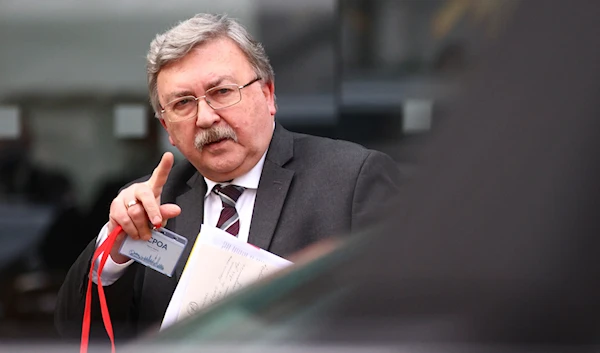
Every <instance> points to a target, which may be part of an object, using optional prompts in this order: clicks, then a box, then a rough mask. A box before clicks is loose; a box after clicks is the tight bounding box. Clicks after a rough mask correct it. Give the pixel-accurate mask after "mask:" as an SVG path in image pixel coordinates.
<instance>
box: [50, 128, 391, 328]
mask: <svg viewBox="0 0 600 353" xmlns="http://www.w3.org/2000/svg"><path fill="white" fill-rule="evenodd" d="M399 181H400V174H399V171H398V168H397V166H396V164H395V163H394V161H393V160H392V159H391V158H389V157H388V156H387V155H385V154H383V153H380V152H376V151H372V150H368V149H365V148H363V147H361V146H359V145H356V144H353V143H349V142H344V141H336V140H331V139H326V138H320V137H315V136H309V135H303V134H297V133H292V132H289V131H287V130H285V129H284V128H283V127H281V126H280V124H279V123H278V124H276V128H275V132H274V135H273V139H272V141H271V144H270V147H269V152H268V153H267V157H266V159H265V164H264V167H263V171H262V175H261V179H260V183H259V186H258V191H257V194H256V201H255V204H254V212H253V215H252V224H251V226H250V234H249V239H248V241H249V242H250V243H252V244H254V245H257V246H259V247H261V248H263V249H267V250H269V251H270V252H272V253H275V254H277V255H280V256H284V257H285V256H287V255H290V254H291V253H293V252H295V251H297V250H300V249H302V248H304V247H306V246H307V245H309V244H311V243H313V242H315V241H318V240H321V239H324V238H326V237H330V236H335V235H343V234H347V233H349V232H351V231H355V230H357V229H359V228H361V227H363V226H365V225H367V224H369V223H371V222H375V221H376V219H377V214H378V213H379V210H380V207H379V206H380V205H382V204H383V202H384V201H385V200H389V199H390V198H391V196H392V195H393V194H394V193H395V192H396V191H397V189H398V186H399ZM205 193H206V183H205V182H204V178H203V177H202V175H200V174H199V173H198V171H197V170H196V169H195V168H194V167H193V166H192V165H191V164H190V163H189V162H187V161H185V162H182V163H178V164H177V165H175V166H174V167H173V169H172V170H171V173H170V175H169V179H168V181H167V183H166V184H165V187H164V188H163V194H162V198H161V200H162V202H164V203H176V204H177V205H179V206H180V207H181V209H182V212H181V214H180V215H179V216H178V217H176V218H175V219H172V220H170V221H169V223H168V225H167V228H169V229H171V230H173V231H174V232H176V233H178V234H181V235H183V236H185V237H186V238H188V241H189V244H188V246H187V247H186V249H185V251H184V254H183V256H182V259H187V258H188V256H189V254H190V251H191V248H192V246H191V245H192V244H193V243H194V241H195V239H196V236H197V234H198V232H199V229H200V225H201V223H202V218H203V213H204V212H203V207H204V195H205ZM94 249H95V241H92V242H91V243H90V244H89V246H88V247H87V248H86V250H85V251H84V252H83V253H82V254H81V255H80V256H79V258H78V259H77V261H76V262H75V264H74V265H73V266H72V267H71V269H70V271H69V273H68V274H67V277H66V280H65V282H64V284H63V286H62V288H61V290H60V293H59V298H58V302H57V307H56V311H55V323H56V326H57V328H58V330H59V332H60V333H61V334H62V335H63V336H67V337H79V335H80V332H81V320H82V317H83V308H84V303H85V298H84V297H85V291H86V289H87V280H88V273H89V264H90V261H91V257H92V254H93V252H94ZM185 262H186V261H185V260H182V261H180V262H179V264H178V266H177V267H176V270H175V273H174V275H173V277H172V278H169V277H167V276H164V275H162V274H160V273H158V272H156V271H154V270H151V269H147V268H146V267H144V266H142V265H140V264H138V263H134V264H132V265H131V266H130V267H129V268H128V269H127V270H126V272H125V274H124V275H123V276H122V277H121V278H120V279H119V280H118V281H116V282H115V283H114V284H112V285H110V286H107V287H105V292H106V295H107V301H108V306H109V309H110V312H111V317H112V319H113V325H114V329H115V337H117V339H118V338H126V337H131V336H133V335H135V334H137V333H138V332H140V331H143V330H145V329H147V328H148V327H149V326H151V325H154V324H156V325H158V324H159V323H160V321H161V320H162V318H163V316H164V313H165V311H166V309H167V306H168V304H169V301H170V299H171V296H172V294H173V292H174V290H175V287H176V286H177V282H178V280H179V278H180V276H181V273H182V271H183V267H184V265H185ZM93 292H94V306H93V309H92V312H93V314H94V317H95V319H96V320H94V322H93V323H92V332H93V333H94V332H95V334H96V335H98V337H102V336H105V334H104V332H103V331H104V328H103V326H102V321H101V319H100V310H99V306H98V304H97V300H96V299H97V298H96V288H95V285H94V288H93Z"/></svg>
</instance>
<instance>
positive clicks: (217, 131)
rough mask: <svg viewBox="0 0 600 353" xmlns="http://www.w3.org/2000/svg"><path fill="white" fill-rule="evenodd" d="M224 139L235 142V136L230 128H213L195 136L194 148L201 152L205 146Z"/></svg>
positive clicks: (227, 126)
mask: <svg viewBox="0 0 600 353" xmlns="http://www.w3.org/2000/svg"><path fill="white" fill-rule="evenodd" d="M224 139H230V140H233V141H235V142H237V135H236V134H235V131H233V129H232V128H231V126H229V125H225V126H221V125H219V126H213V127H211V128H210V129H207V130H202V131H200V132H199V133H198V134H197V135H196V138H195V139H194V146H195V147H196V148H197V149H198V151H202V148H203V147H204V146H205V145H207V144H209V143H213V142H217V141H220V140H224Z"/></svg>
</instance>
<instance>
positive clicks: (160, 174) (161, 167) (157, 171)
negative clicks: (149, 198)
mask: <svg viewBox="0 0 600 353" xmlns="http://www.w3.org/2000/svg"><path fill="white" fill-rule="evenodd" d="M173 162H174V157H173V154H172V153H171V152H165V153H164V154H163V156H162V158H161V159H160V162H159V163H158V165H157V166H156V168H154V171H153V172H152V175H151V176H150V179H148V186H150V188H151V189H152V192H153V193H154V197H158V196H160V193H161V192H162V188H163V186H164V185H165V183H166V182H167V178H168V177H169V173H170V172H171V168H172V167H173Z"/></svg>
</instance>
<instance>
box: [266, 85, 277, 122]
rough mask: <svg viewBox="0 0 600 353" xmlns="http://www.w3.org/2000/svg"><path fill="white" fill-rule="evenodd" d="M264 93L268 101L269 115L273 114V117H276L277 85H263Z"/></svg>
mask: <svg viewBox="0 0 600 353" xmlns="http://www.w3.org/2000/svg"><path fill="white" fill-rule="evenodd" d="M262 91H263V94H264V95H265V99H266V100H267V104H268V105H269V113H271V115H272V116H275V113H277V104H276V103H275V83H274V82H272V81H271V82H266V83H265V84H264V85H262Z"/></svg>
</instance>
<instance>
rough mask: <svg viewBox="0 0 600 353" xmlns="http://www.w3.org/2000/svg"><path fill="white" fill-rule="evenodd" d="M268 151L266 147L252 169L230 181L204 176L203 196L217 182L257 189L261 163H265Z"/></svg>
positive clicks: (208, 192) (261, 167)
mask: <svg viewBox="0 0 600 353" xmlns="http://www.w3.org/2000/svg"><path fill="white" fill-rule="evenodd" d="M268 151H269V149H268V148H267V150H266V151H265V153H264V154H263V155H262V157H261V158H260V160H259V161H258V163H256V165H255V166H254V167H253V168H252V169H250V170H249V171H248V172H247V173H246V174H244V175H240V176H239V177H237V178H235V179H233V180H232V181H230V182H228V183H217V182H214V181H212V180H210V179H207V178H206V177H204V181H205V182H206V194H205V195H204V197H206V196H208V194H210V192H211V191H212V189H213V188H214V187H215V185H217V184H221V185H229V184H234V185H238V186H242V187H244V188H246V189H258V182H259V181H260V175H261V174H262V169H263V165H264V164H265V158H266V157H267V152H268Z"/></svg>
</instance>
